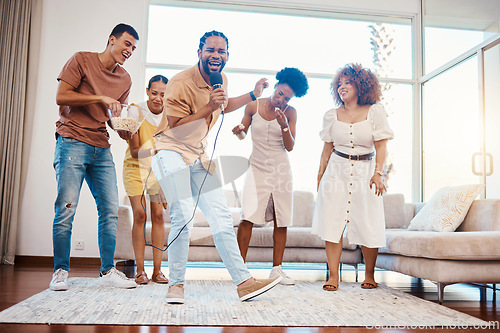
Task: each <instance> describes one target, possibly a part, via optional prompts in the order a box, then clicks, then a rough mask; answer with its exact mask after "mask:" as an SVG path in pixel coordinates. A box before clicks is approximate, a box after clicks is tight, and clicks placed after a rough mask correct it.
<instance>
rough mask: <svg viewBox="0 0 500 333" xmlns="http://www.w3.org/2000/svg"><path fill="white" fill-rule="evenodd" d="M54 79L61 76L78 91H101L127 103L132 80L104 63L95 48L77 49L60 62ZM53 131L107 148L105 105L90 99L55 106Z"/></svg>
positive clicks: (85, 92)
mask: <svg viewBox="0 0 500 333" xmlns="http://www.w3.org/2000/svg"><path fill="white" fill-rule="evenodd" d="M57 80H58V81H59V80H62V81H64V82H66V83H68V84H70V85H71V86H73V87H74V88H75V91H76V92H78V93H80V94H88V95H102V96H108V97H111V98H113V99H116V100H117V101H119V102H120V103H122V104H126V103H127V99H128V95H129V93H130V88H131V86H132V80H131V79H130V75H129V74H128V73H127V71H126V70H125V69H124V68H123V67H121V66H120V65H117V66H116V68H115V69H114V71H110V70H108V69H106V68H105V67H104V65H103V64H102V63H101V61H100V60H99V56H98V53H96V52H77V53H75V54H74V55H73V56H72V57H71V58H70V59H69V60H68V62H67V63H66V64H65V65H64V67H63V69H62V71H61V73H60V74H59V76H58V77H57ZM59 116H60V118H59V120H58V121H57V122H56V132H57V133H58V134H59V135H61V136H63V137H67V138H73V139H76V140H78V141H82V142H85V143H87V144H89V145H92V146H96V147H101V148H109V146H110V144H109V142H108V139H109V134H108V131H107V129H106V122H107V121H108V120H109V115H108V110H107V106H106V105H104V104H102V103H94V104H89V105H84V106H67V105H61V106H60V107H59Z"/></svg>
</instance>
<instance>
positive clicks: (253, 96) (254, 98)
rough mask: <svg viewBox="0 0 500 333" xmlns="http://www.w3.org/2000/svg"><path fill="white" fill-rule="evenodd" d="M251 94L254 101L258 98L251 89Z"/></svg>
mask: <svg viewBox="0 0 500 333" xmlns="http://www.w3.org/2000/svg"><path fill="white" fill-rule="evenodd" d="M249 94H250V97H252V101H255V100H257V98H256V97H255V95H254V93H253V91H250V92H249Z"/></svg>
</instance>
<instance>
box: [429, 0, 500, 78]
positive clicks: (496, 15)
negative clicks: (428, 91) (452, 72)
mask: <svg viewBox="0 0 500 333" xmlns="http://www.w3.org/2000/svg"><path fill="white" fill-rule="evenodd" d="M424 22H425V30H424V32H425V36H424V38H425V71H426V73H429V72H431V71H433V70H435V69H436V68H438V67H439V66H442V65H444V64H445V63H447V62H448V61H450V60H452V59H454V58H455V57H457V56H459V55H461V54H462V53H464V52H466V51H468V50H469V49H472V48H473V47H475V46H476V45H478V44H479V43H481V42H483V41H485V40H487V39H488V38H490V37H492V36H495V35H496V34H497V33H498V32H500V0H481V1H456V0H424Z"/></svg>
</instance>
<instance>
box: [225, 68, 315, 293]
mask: <svg viewBox="0 0 500 333" xmlns="http://www.w3.org/2000/svg"><path fill="white" fill-rule="evenodd" d="M276 80H277V81H278V82H277V83H276V85H275V86H274V92H273V94H272V96H271V97H269V98H260V99H258V100H254V101H253V102H251V103H249V104H248V105H247V107H246V108H245V114H244V116H243V119H242V121H241V124H240V125H238V126H236V127H235V128H233V133H234V134H236V135H238V136H239V137H240V138H241V137H244V135H245V134H246V133H247V131H248V129H249V128H250V125H252V143H253V146H252V155H251V156H250V159H249V160H250V166H249V169H248V171H247V174H246V178H245V185H244V187H243V194H242V213H241V222H240V225H239V227H238V235H237V238H238V245H239V247H240V252H241V256H242V257H243V260H246V256H247V251H248V246H249V243H250V238H251V237H252V228H253V225H254V224H264V223H265V222H266V208H267V207H268V204H269V205H270V207H271V208H272V216H273V217H272V220H273V221H274V233H273V242H274V244H273V269H272V270H271V273H270V276H269V277H270V278H275V277H277V276H278V275H281V276H283V279H282V280H281V282H280V283H281V284H289V285H290V284H295V281H294V280H293V279H291V278H290V277H288V276H287V275H286V274H285V273H284V272H283V270H282V268H281V264H282V261H283V253H284V251H285V244H286V234H287V227H288V226H290V225H291V224H292V171H291V168H290V162H289V161H288V155H287V152H289V151H291V150H292V149H293V146H294V144H295V124H296V121H297V112H296V110H295V108H294V107H292V106H290V105H288V103H289V102H290V100H291V99H292V98H293V97H294V96H297V97H302V96H304V95H305V94H306V93H307V89H308V88H309V85H308V82H307V78H306V77H305V75H304V74H303V73H302V72H301V71H300V70H298V69H297V68H288V67H287V68H284V69H282V70H281V71H280V72H278V74H276ZM269 220H270V219H267V221H269Z"/></svg>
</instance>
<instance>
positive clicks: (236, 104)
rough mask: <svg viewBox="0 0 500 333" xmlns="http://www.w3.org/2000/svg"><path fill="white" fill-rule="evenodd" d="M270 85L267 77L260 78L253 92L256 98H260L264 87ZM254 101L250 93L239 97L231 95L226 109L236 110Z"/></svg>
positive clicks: (226, 110)
mask: <svg viewBox="0 0 500 333" xmlns="http://www.w3.org/2000/svg"><path fill="white" fill-rule="evenodd" d="M268 86H269V83H268V82H267V79H260V80H259V81H257V83H256V84H255V89H254V90H253V94H254V95H255V98H259V97H260V96H262V92H263V91H264V89H266V88H267V87H268ZM251 101H252V97H251V96H250V93H246V94H243V95H241V96H238V97H231V98H230V99H229V100H228V102H227V106H226V108H225V109H224V112H225V113H229V112H232V111H234V110H238V109H239V108H241V107H242V106H243V105H246V104H248V103H250V102H251Z"/></svg>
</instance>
